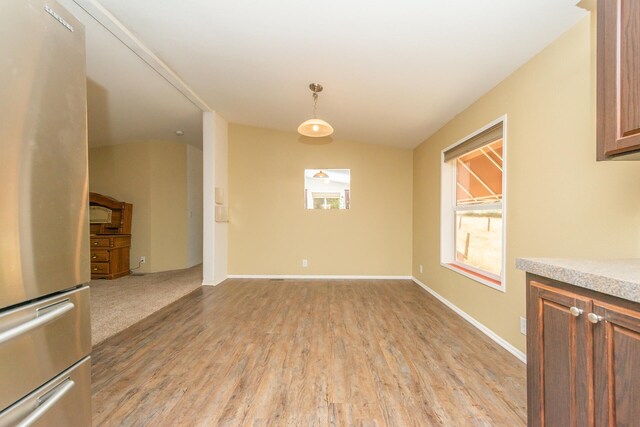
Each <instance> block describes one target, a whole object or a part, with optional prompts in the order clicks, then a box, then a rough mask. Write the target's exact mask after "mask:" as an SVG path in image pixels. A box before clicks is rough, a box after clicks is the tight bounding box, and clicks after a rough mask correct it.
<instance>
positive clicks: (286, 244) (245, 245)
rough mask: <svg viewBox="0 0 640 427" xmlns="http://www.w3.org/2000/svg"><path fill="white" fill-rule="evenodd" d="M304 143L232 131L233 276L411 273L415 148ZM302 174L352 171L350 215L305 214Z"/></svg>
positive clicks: (282, 135) (285, 135)
mask: <svg viewBox="0 0 640 427" xmlns="http://www.w3.org/2000/svg"><path fill="white" fill-rule="evenodd" d="M299 138H300V137H299V135H297V134H295V133H292V132H279V131H273V130H266V129H260V128H254V127H247V126H241V125H236V124H230V125H229V206H230V210H229V217H230V224H229V274H272V275H280V274H282V275H287V274H291V275H294V274H308V275H384V276H392V275H395V276H397V275H404V276H408V275H410V273H411V197H412V190H411V188H412V160H411V158H412V152H411V150H407V149H399V148H391V147H385V146H381V145H371V144H361V143H354V142H348V141H337V140H336V141H333V142H332V143H330V144H318V143H310V142H309V141H304V142H302V141H300V140H299ZM305 168H307V169H312V168H333V169H351V209H349V210H341V211H320V210H316V211H314V210H305V209H304V169H305ZM303 258H306V259H308V260H309V266H308V268H303V267H302V259H303Z"/></svg>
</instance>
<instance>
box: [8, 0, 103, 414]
mask: <svg viewBox="0 0 640 427" xmlns="http://www.w3.org/2000/svg"><path fill="white" fill-rule="evenodd" d="M86 116H87V112H86V72H85V42H84V28H83V26H82V24H81V23H80V22H79V21H77V20H76V19H75V18H74V17H73V16H72V15H71V14H70V13H68V12H67V11H66V10H64V9H63V8H62V7H60V5H59V4H57V3H56V2H55V1H40V0H1V1H0V426H8V425H11V426H14V425H20V426H29V425H40V426H83V425H90V424H91V394H90V383H91V363H90V359H89V353H90V351H91V329H90V320H89V288H88V286H86V284H87V282H88V281H89V277H90V270H89V220H88V213H87V211H88V206H89V203H88V174H87V117H86Z"/></svg>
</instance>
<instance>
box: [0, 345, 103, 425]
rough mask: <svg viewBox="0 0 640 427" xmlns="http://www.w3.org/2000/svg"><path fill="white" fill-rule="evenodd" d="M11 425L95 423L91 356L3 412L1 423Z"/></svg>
mask: <svg viewBox="0 0 640 427" xmlns="http://www.w3.org/2000/svg"><path fill="white" fill-rule="evenodd" d="M9 426H34V427H35V426H74V427H82V426H91V359H90V358H89V357H87V358H85V359H84V360H82V361H80V362H78V363H77V364H75V365H74V366H72V367H71V368H69V369H68V370H66V371H64V372H63V373H61V374H60V375H58V376H57V377H55V378H54V379H52V380H51V381H49V382H48V383H46V384H45V385H43V386H42V387H40V388H38V389H37V390H35V391H34V392H33V393H31V394H29V395H28V396H26V397H24V398H23V399H20V401H18V402H16V403H15V404H14V405H12V406H11V407H9V408H7V409H5V410H4V411H2V412H0V427H9Z"/></svg>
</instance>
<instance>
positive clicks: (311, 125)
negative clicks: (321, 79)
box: [298, 83, 333, 138]
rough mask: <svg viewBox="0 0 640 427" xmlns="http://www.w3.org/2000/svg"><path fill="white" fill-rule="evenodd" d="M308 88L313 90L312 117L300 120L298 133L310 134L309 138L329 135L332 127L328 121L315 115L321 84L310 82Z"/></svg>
mask: <svg viewBox="0 0 640 427" xmlns="http://www.w3.org/2000/svg"><path fill="white" fill-rule="evenodd" d="M309 89H311V92H313V119H309V120H307V121H304V122H302V124H301V125H300V126H298V133H299V134H300V135H304V136H310V137H311V138H320V137H323V136H329V135H331V134H332V133H333V128H332V127H331V125H330V124H329V123H327V122H325V121H324V120H322V119H319V118H318V117H317V111H318V93H320V92H322V89H323V88H322V85H321V84H318V83H311V84H310V85H309Z"/></svg>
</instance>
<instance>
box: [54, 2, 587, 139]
mask: <svg viewBox="0 0 640 427" xmlns="http://www.w3.org/2000/svg"><path fill="white" fill-rule="evenodd" d="M99 2H100V3H101V4H102V5H103V6H104V7H105V8H106V9H107V10H108V11H109V12H111V14H113V15H114V16H115V17H116V18H117V19H118V20H120V21H121V22H122V24H124V26H126V27H127V28H128V29H129V30H130V31H131V32H132V33H133V34H134V35H135V36H136V37H137V38H138V39H139V40H141V41H142V42H143V43H144V44H145V45H146V46H147V47H148V48H149V49H150V50H151V51H153V52H154V53H155V54H156V55H157V56H158V57H159V58H160V59H162V60H163V61H164V62H165V63H166V64H167V65H168V66H169V67H170V68H171V69H172V70H174V71H175V72H176V73H177V74H178V75H179V76H180V77H181V78H182V80H183V81H184V82H186V84H187V85H189V86H190V87H191V89H192V90H193V91H194V92H195V93H196V94H197V95H198V96H199V97H200V98H202V99H203V100H204V101H205V102H206V103H207V104H208V105H209V106H211V107H212V108H213V109H215V110H216V111H217V112H218V113H219V114H221V115H222V116H223V117H225V118H226V119H227V120H229V121H231V122H235V123H242V124H248V125H254V126H260V127H265V128H273V129H280V130H286V131H295V129H296V128H297V126H298V125H299V124H300V122H302V121H303V120H306V119H308V118H310V116H311V115H312V102H311V92H310V91H309V89H308V84H309V83H311V82H318V83H321V84H323V85H324V87H325V90H324V92H322V93H321V94H320V99H319V104H318V105H319V117H320V118H323V119H325V120H327V121H329V122H330V123H331V124H332V125H333V127H334V128H335V137H336V138H338V139H349V140H354V141H361V142H370V143H379V144H386V145H394V146H400V147H414V146H416V145H418V144H419V143H420V142H422V141H423V140H424V139H426V138H427V137H428V136H430V135H431V134H432V133H433V132H435V131H436V130H437V129H438V128H439V127H441V126H442V125H443V124H445V123H446V122H447V121H449V120H450V119H451V118H452V117H454V116H455V115H456V114H458V113H459V112H461V111H462V110H463V109H464V108H466V107H467V106H469V105H470V104H471V103H473V101H475V100H476V99H478V98H479V97H480V96H481V95H483V94H484V93H486V92H487V91H488V90H489V89H491V88H492V87H493V86H495V85H496V84H497V83H499V82H500V81H501V80H503V79H504V78H505V77H506V76H508V75H509V74H511V73H512V72H513V71H514V70H516V69H517V68H518V67H519V66H521V65H522V64H524V63H525V62H526V61H527V60H529V59H530V58H531V57H533V56H534V55H535V54H536V53H537V52H539V51H540V50H541V49H543V48H544V47H545V46H546V45H548V44H549V43H550V42H551V41H553V40H554V39H556V38H557V37H558V36H559V35H560V34H562V33H563V32H564V31H566V30H567V29H569V28H570V27H571V26H573V25H574V24H575V23H576V22H577V21H578V20H579V19H580V18H581V17H583V16H585V14H586V12H585V11H584V10H582V9H580V8H578V7H576V6H575V4H576V2H577V1H576V0H535V1H528V0H483V1H478V0H451V1H441V0H437V1H436V0H397V1H394V2H388V1H384V2H383V1H379V0H370V1H367V2H362V1H359V2H356V1H345V0H325V1H322V2H318V1H310V0H279V1H264V0H262V1H260V0H235V1H221V0H190V1H186V2H185V1H180V0H163V1H157V0H136V1H128V2H127V1H121V0H99ZM62 3H63V4H64V5H65V6H67V7H69V4H72V5H73V3H72V1H71V0H64V1H62ZM69 8H71V7H69ZM73 9H74V13H75V10H79V9H78V8H77V7H74V8H73ZM81 13H85V12H81ZM94 27H95V28H94ZM87 33H88V37H87V41H88V50H89V53H88V59H87V61H88V74H89V77H90V79H91V80H92V81H93V82H95V83H96V85H97V86H99V87H98V88H97V89H96V90H95V92H100V91H102V92H103V93H102V94H101V95H100V96H102V97H103V98H105V97H106V98H107V101H106V102H104V101H103V100H99V101H97V100H96V99H100V98H99V97H97V96H94V100H93V101H92V103H94V104H98V105H93V106H92V105H91V104H90V113H91V111H92V110H93V111H100V109H101V108H102V109H105V108H106V109H107V110H108V120H107V122H108V123H107V124H106V125H104V127H106V128H107V129H108V131H109V132H111V133H112V134H113V135H112V137H111V138H112V139H113V138H114V137H115V136H116V135H120V134H122V135H123V136H127V137H128V136H131V135H133V134H135V133H136V132H138V133H140V134H144V133H147V132H149V133H154V132H157V133H162V134H165V133H167V132H170V131H173V130H175V129H174V128H175V127H176V126H182V127H186V128H187V127H188V126H195V122H193V121H192V118H191V115H193V111H192V110H193V108H190V107H189V105H187V104H189V102H188V101H187V100H186V98H184V97H182V98H181V97H180V95H177V96H176V93H177V91H175V90H174V92H175V93H174V94H169V92H171V89H173V88H172V87H171V86H170V85H169V84H168V83H167V82H166V81H165V82H164V84H163V80H162V78H160V77H159V76H158V75H156V77H157V78H155V79H154V78H153V77H152V76H151V74H153V72H152V71H151V69H150V68H147V70H146V71H145V70H143V69H142V68H144V67H142V68H141V65H144V63H142V62H141V61H139V60H138V62H139V63H138V64H134V63H135V62H136V61H135V58H134V59H132V58H130V57H131V56H132V55H133V53H132V52H131V51H127V52H128V55H125V52H122V49H123V48H124V45H122V44H120V45H118V42H117V41H115V40H113V37H112V40H107V39H108V38H109V36H110V34H109V33H108V32H106V30H104V29H102V30H101V28H100V27H99V26H97V24H95V23H94V24H93V25H90V26H89V27H88V29H87ZM124 50H127V49H126V48H124ZM90 87H91V86H90ZM198 120H199V117H198ZM183 123H184V124H183ZM198 126H199V121H198ZM98 128H99V127H98ZM189 129H191V128H189ZM189 132H192V130H189ZM94 134H95V131H94ZM185 136H186V135H185ZM99 138H100V137H96V139H99ZM116 139H117V138H116Z"/></svg>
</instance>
